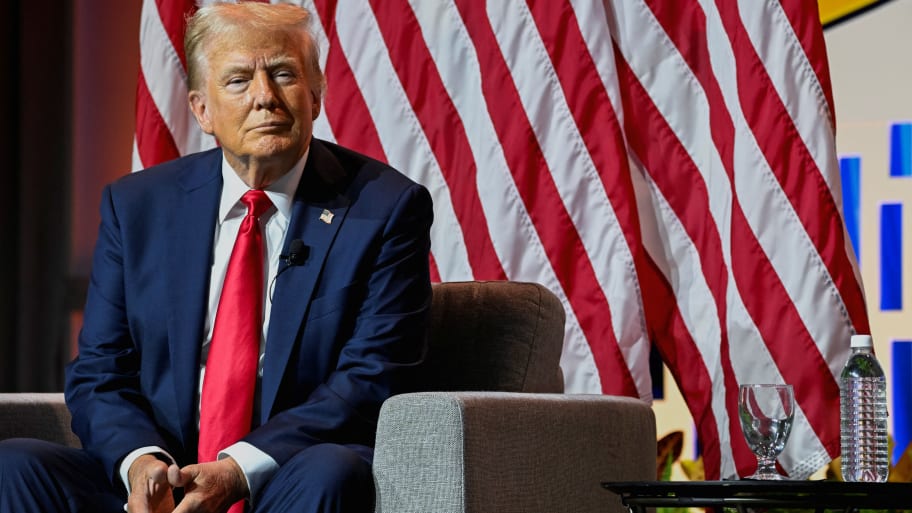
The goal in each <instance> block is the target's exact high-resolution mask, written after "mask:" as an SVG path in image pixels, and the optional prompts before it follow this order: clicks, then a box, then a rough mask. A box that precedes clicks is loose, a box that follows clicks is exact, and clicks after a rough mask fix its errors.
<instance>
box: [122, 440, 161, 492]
mask: <svg viewBox="0 0 912 513" xmlns="http://www.w3.org/2000/svg"><path fill="white" fill-rule="evenodd" d="M146 454H154V455H155V456H156V457H158V458H159V459H161V460H162V461H164V462H165V463H168V464H169V465H171V464H173V463H174V458H172V457H171V455H170V454H168V453H167V451H165V450H164V449H162V448H161V447H159V446H157V445H148V446H146V447H140V448H139V449H136V450H135V451H133V452H131V453H130V454H127V455H126V457H124V459H123V461H121V462H120V480H121V482H122V483H123V484H124V486H125V487H127V495H130V480H129V479H128V477H127V476H128V474H129V472H130V466H131V465H133V462H134V461H136V459H137V458H139V457H140V456H144V455H146ZM162 456H163V457H164V458H162Z"/></svg>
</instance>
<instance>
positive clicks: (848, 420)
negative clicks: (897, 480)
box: [839, 335, 890, 482]
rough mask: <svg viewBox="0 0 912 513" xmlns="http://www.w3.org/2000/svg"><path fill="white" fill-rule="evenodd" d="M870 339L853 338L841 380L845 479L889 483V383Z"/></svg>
mask: <svg viewBox="0 0 912 513" xmlns="http://www.w3.org/2000/svg"><path fill="white" fill-rule="evenodd" d="M873 346H874V343H873V341H872V340H871V336H870V335H852V356H850V357H849V361H848V362H846V365H845V367H844V368H843V369H842V374H841V376H840V379H839V390H840V397H839V404H840V413H841V415H840V435H841V439H842V477H843V479H845V480H846V481H873V482H883V481H886V480H887V473H888V472H889V471H890V454H889V449H888V447H887V380H886V378H885V377H884V373H883V369H882V368H881V366H880V364H879V363H878V362H877V358H875V357H874V349H873Z"/></svg>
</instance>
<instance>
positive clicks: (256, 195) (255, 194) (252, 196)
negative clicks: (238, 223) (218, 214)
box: [241, 189, 272, 219]
mask: <svg viewBox="0 0 912 513" xmlns="http://www.w3.org/2000/svg"><path fill="white" fill-rule="evenodd" d="M241 203H243V204H244V205H246V206H247V215H250V216H253V217H255V218H257V219H259V218H260V216H261V215H263V213H264V212H266V211H267V210H269V207H271V206H272V201H270V200H269V196H267V195H266V193H265V192H263V191H261V190H259V189H252V190H249V191H247V193H245V194H244V196H242V197H241Z"/></svg>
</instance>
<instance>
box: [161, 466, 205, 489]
mask: <svg viewBox="0 0 912 513" xmlns="http://www.w3.org/2000/svg"><path fill="white" fill-rule="evenodd" d="M198 473H199V471H198V470H197V466H196V465H187V466H186V467H184V468H180V467H178V466H177V465H171V466H170V467H168V482H169V483H171V486H173V487H175V488H181V487H184V486H187V485H188V484H189V483H191V482H192V481H193V479H194V478H196V475H197V474H198Z"/></svg>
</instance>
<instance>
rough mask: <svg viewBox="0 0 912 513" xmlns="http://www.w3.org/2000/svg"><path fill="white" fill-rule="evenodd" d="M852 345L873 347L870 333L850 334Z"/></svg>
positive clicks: (854, 346)
mask: <svg viewBox="0 0 912 513" xmlns="http://www.w3.org/2000/svg"><path fill="white" fill-rule="evenodd" d="M852 347H853V348H856V347H874V339H872V338H871V335H852Z"/></svg>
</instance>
